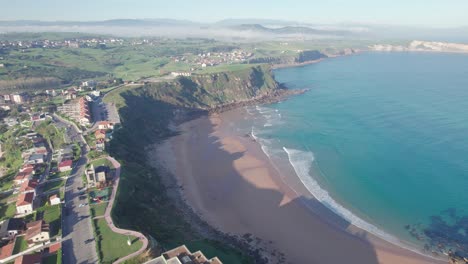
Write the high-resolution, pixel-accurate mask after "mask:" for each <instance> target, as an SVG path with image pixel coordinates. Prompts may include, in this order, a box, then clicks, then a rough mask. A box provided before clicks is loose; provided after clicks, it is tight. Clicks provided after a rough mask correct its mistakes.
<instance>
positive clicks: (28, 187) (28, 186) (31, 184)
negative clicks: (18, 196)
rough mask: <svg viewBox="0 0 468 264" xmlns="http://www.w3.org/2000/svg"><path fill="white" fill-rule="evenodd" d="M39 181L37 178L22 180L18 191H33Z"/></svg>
mask: <svg viewBox="0 0 468 264" xmlns="http://www.w3.org/2000/svg"><path fill="white" fill-rule="evenodd" d="M38 184H39V182H38V181H37V180H29V181H25V182H23V184H21V187H20V192H26V191H33V190H35V189H36V187H37V185H38Z"/></svg>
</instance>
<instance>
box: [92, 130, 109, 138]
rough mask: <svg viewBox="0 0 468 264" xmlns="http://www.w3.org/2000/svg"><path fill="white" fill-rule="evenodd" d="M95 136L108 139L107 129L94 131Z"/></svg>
mask: <svg viewBox="0 0 468 264" xmlns="http://www.w3.org/2000/svg"><path fill="white" fill-rule="evenodd" d="M94 137H95V138H96V139H106V130H104V129H98V130H96V131H95V132H94Z"/></svg>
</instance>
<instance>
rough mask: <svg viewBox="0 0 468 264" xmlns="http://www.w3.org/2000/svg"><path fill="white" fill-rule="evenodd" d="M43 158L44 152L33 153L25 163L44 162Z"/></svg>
mask: <svg viewBox="0 0 468 264" xmlns="http://www.w3.org/2000/svg"><path fill="white" fill-rule="evenodd" d="M44 158H45V155H44V154H41V153H33V154H32V155H31V156H29V158H28V161H27V162H26V163H28V164H43V163H44Z"/></svg>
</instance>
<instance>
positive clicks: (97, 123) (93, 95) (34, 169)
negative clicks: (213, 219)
mask: <svg viewBox="0 0 468 264" xmlns="http://www.w3.org/2000/svg"><path fill="white" fill-rule="evenodd" d="M96 85H97V82H95V81H84V82H82V83H81V84H80V86H77V87H71V88H67V89H63V90H46V91H44V94H27V93H17V94H3V95H1V98H0V107H1V111H2V115H3V119H2V124H1V129H2V133H1V134H2V135H1V138H0V159H1V160H0V164H1V165H2V166H1V167H0V179H1V181H2V187H1V194H0V197H1V202H0V210H1V212H2V215H1V222H0V237H1V242H0V245H1V248H0V263H9V262H10V261H13V260H14V261H15V263H18V264H19V263H62V262H63V263H76V262H80V261H78V260H79V259H83V260H84V259H88V260H89V259H92V260H93V261H96V262H98V261H100V260H101V261H103V259H102V258H103V255H107V254H109V253H108V252H106V253H103V252H102V251H103V250H106V249H104V248H103V246H102V245H103V244H105V243H110V242H112V240H114V239H117V240H119V239H120V241H121V242H122V245H120V247H123V248H125V250H123V251H122V254H123V255H122V256H120V257H118V258H117V259H113V260H112V262H116V263H120V262H123V260H125V259H129V258H131V257H134V256H136V255H138V254H141V253H142V252H143V251H145V250H146V249H147V248H148V247H149V246H150V245H148V240H147V238H146V237H145V236H144V235H142V234H140V233H138V232H134V231H129V230H123V229H119V228H117V227H115V226H114V224H113V221H112V220H111V217H110V211H111V209H112V204H113V200H114V198H115V195H116V190H117V187H118V182H119V174H120V164H119V163H118V162H117V161H116V160H115V159H113V158H112V157H110V156H109V154H107V151H106V150H107V148H108V145H109V141H110V140H111V139H112V134H113V132H114V131H115V130H116V129H118V128H119V125H120V124H119V123H120V119H119V116H118V113H116V110H115V109H112V106H111V105H108V104H105V103H103V102H102V97H103V95H104V94H103V93H101V92H100V91H99V90H96V89H95V86H96ZM116 87H119V86H118V85H117V86H115V87H114V88H113V89H115V88H116ZM108 91H109V90H108ZM36 96H37V97H44V96H45V97H46V98H48V100H56V101H57V100H59V101H60V102H61V103H60V104H59V105H58V106H57V107H55V108H52V111H53V112H50V111H51V108H50V107H48V108H45V107H42V108H41V107H38V103H37V98H35V97H36ZM101 232H107V233H106V235H104V234H102V235H99V236H98V235H97V234H99V233H101ZM132 237H133V238H132ZM104 240H105V241H104ZM76 245H80V246H79V247H77V246H76ZM126 252H127V253H126ZM89 255H91V256H89ZM72 256H74V258H76V259H70V257H72ZM187 259H191V260H192V261H195V262H194V263H221V261H220V260H219V259H216V258H215V259H212V260H208V259H207V258H206V257H204V255H203V253H201V252H199V251H198V252H195V253H193V254H192V253H191V252H190V251H189V250H188V249H187V248H186V247H184V246H182V247H179V248H177V249H174V250H172V251H168V252H166V253H164V254H161V256H160V257H157V258H156V259H155V260H153V261H150V262H148V263H166V260H167V263H186V260H187ZM177 261H179V262H177Z"/></svg>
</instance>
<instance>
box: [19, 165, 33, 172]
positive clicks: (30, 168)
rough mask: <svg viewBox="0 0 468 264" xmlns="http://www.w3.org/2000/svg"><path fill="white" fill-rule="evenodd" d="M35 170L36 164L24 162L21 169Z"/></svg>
mask: <svg viewBox="0 0 468 264" xmlns="http://www.w3.org/2000/svg"><path fill="white" fill-rule="evenodd" d="M33 170H34V165H32V164H23V166H22V167H21V169H20V171H29V172H32V171H33Z"/></svg>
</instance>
